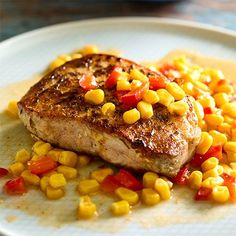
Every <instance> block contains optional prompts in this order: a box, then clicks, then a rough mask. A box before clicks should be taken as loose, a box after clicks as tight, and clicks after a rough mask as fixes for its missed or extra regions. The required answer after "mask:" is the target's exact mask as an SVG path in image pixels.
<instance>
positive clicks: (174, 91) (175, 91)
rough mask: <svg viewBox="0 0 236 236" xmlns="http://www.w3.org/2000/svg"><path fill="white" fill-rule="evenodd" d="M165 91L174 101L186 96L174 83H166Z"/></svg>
mask: <svg viewBox="0 0 236 236" xmlns="http://www.w3.org/2000/svg"><path fill="white" fill-rule="evenodd" d="M166 89H167V91H168V92H169V93H170V94H171V95H172V96H173V97H174V98H175V100H181V99H183V98H184V97H185V96H186V94H185V92H184V90H183V89H182V88H181V87H180V86H179V85H178V84H177V83H175V82H170V83H168V84H167V86H166Z"/></svg>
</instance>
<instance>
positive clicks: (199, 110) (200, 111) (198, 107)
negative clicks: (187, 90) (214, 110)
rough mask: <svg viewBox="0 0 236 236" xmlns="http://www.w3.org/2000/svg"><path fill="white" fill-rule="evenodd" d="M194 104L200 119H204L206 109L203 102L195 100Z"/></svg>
mask: <svg viewBox="0 0 236 236" xmlns="http://www.w3.org/2000/svg"><path fill="white" fill-rule="evenodd" d="M193 106H194V111H195V113H196V115H197V117H198V120H202V119H203V117H204V110H203V107H202V104H201V103H200V102H198V101H194V102H193Z"/></svg>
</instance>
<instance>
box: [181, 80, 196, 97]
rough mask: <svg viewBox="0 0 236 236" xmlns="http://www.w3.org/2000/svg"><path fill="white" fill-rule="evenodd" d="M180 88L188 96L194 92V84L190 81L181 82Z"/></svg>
mask: <svg viewBox="0 0 236 236" xmlns="http://www.w3.org/2000/svg"><path fill="white" fill-rule="evenodd" d="M182 89H183V90H184V92H185V93H186V94H188V95H190V96H193V95H194V94H195V92H194V86H193V83H191V82H185V83H183V86H182Z"/></svg>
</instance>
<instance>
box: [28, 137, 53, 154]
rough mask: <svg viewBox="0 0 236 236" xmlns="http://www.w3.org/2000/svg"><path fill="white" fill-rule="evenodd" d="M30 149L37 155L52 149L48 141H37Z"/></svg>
mask: <svg viewBox="0 0 236 236" xmlns="http://www.w3.org/2000/svg"><path fill="white" fill-rule="evenodd" d="M32 149H33V151H34V152H35V153H36V154H37V155H39V156H43V155H46V154H47V153H48V152H49V151H50V150H51V149H52V146H51V144H50V143H45V142H43V141H37V142H36V143H35V144H34V145H33V147H32Z"/></svg>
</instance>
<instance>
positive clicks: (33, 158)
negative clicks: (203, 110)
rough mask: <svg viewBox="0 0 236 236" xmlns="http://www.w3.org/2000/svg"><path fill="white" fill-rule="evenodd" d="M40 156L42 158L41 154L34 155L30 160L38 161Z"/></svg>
mask: <svg viewBox="0 0 236 236" xmlns="http://www.w3.org/2000/svg"><path fill="white" fill-rule="evenodd" d="M39 158H40V156H38V155H33V156H32V158H31V159H30V160H31V161H37V160H38V159H39Z"/></svg>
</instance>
